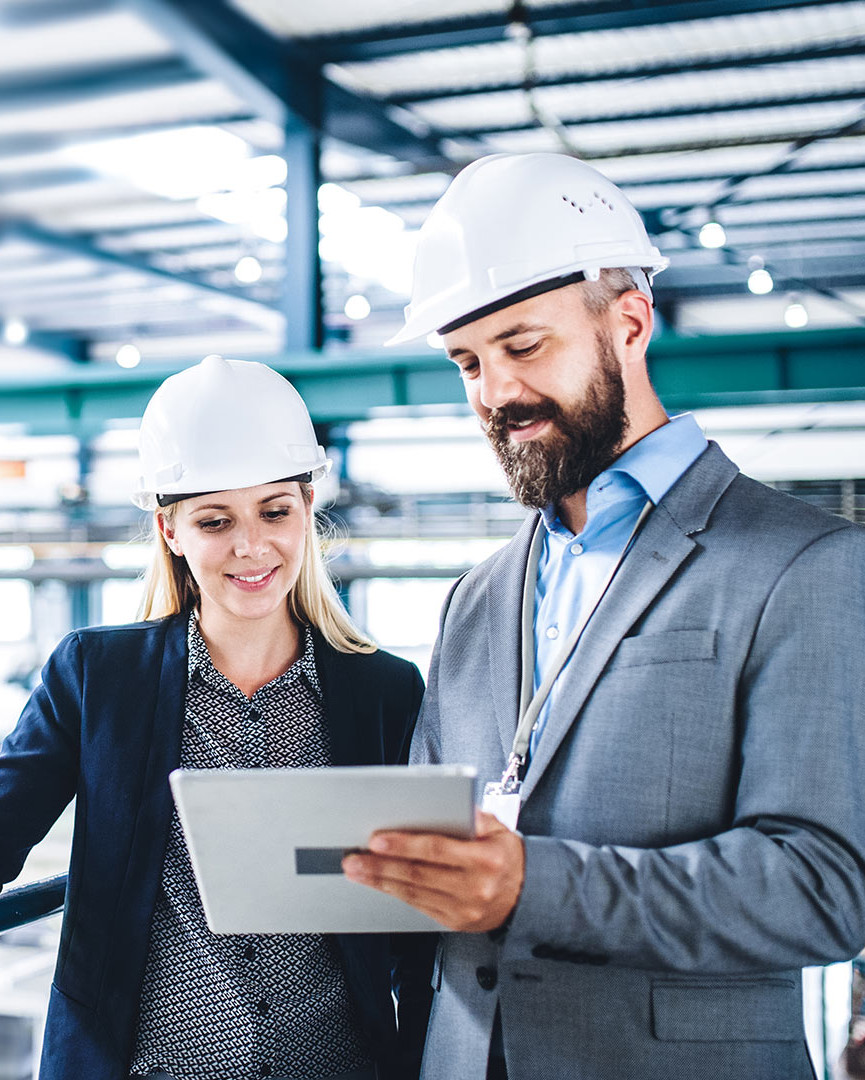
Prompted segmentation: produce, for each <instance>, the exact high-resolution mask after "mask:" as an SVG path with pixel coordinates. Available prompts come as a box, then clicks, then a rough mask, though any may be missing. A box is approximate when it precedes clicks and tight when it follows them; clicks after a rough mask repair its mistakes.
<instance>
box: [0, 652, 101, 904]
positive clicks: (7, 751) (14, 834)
mask: <svg viewBox="0 0 865 1080" xmlns="http://www.w3.org/2000/svg"><path fill="white" fill-rule="evenodd" d="M82 681H83V678H82V672H81V653H80V642H79V639H78V636H77V635H76V634H70V635H69V636H68V637H66V638H65V639H64V640H63V641H62V642H61V643H60V645H58V647H57V648H56V649H55V651H54V653H53V654H52V655H51V657H50V659H49V660H48V662H47V664H46V665H45V667H44V669H43V671H42V682H41V683H40V685H39V686H37V687H36V689H35V690H34V691H33V694H32V695H31V697H30V700H29V701H28V702H27V704H26V705H25V707H24V710H23V712H22V713H21V717H20V719H19V721H18V724H17V726H16V727H15V729H14V730H13V731H12V732H11V733H10V734H9V735H8V736H7V738H6V739H5V740H4V742H3V746H2V748H0V885H2V884H6V883H8V882H10V881H14V880H15V878H16V877H17V876H18V874H19V873H20V872H21V868H22V867H23V865H24V861H25V860H26V858H27V855H28V854H29V852H30V849H31V848H32V847H33V846H34V845H35V844H37V843H38V842H39V841H40V840H41V839H42V838H43V837H44V836H45V834H46V833H47V832H48V830H49V829H50V828H51V826H52V825H53V824H54V822H55V821H56V820H57V818H58V817H59V816H60V814H61V813H62V811H63V809H64V807H65V806H66V805H67V804H68V803H69V801H70V800H71V799H72V797H73V796H74V794H75V789H76V785H77V779H78V764H79V743H80V724H81V687H82Z"/></svg>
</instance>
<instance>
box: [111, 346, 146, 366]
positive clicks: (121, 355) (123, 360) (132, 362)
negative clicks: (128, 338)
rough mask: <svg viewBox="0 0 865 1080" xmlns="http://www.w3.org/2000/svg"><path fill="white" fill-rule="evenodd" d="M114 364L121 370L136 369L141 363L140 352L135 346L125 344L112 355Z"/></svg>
mask: <svg viewBox="0 0 865 1080" xmlns="http://www.w3.org/2000/svg"><path fill="white" fill-rule="evenodd" d="M114 360H115V363H116V364H117V366H118V367H122V368H134V367H138V365H139V364H140V363H141V352H140V350H139V349H138V347H137V346H136V345H133V344H132V343H131V342H127V343H126V344H125V345H121V346H120V348H119V349H118V350H117V352H116V353H115V355H114Z"/></svg>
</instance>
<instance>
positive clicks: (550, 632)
mask: <svg viewBox="0 0 865 1080" xmlns="http://www.w3.org/2000/svg"><path fill="white" fill-rule="evenodd" d="M558 636H559V628H558V627H557V626H548V627H547V637H548V638H549V639H550V641H555V640H556V638H557V637H558Z"/></svg>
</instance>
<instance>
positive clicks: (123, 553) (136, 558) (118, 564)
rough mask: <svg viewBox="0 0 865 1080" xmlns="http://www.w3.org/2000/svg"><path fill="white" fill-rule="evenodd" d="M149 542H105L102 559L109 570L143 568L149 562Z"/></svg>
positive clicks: (150, 549) (150, 552) (150, 551)
mask: <svg viewBox="0 0 865 1080" xmlns="http://www.w3.org/2000/svg"><path fill="white" fill-rule="evenodd" d="M152 552H153V548H152V546H151V544H149V543H147V544H139V543H130V544H106V545H105V547H104V548H103V549H102V561H103V562H104V563H105V565H106V566H107V567H108V569H109V570H144V569H145V568H146V567H147V566H148V565H149V564H150V556H151V554H152Z"/></svg>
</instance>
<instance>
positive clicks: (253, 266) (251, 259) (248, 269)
mask: <svg viewBox="0 0 865 1080" xmlns="http://www.w3.org/2000/svg"><path fill="white" fill-rule="evenodd" d="M234 276H235V277H236V278H237V280H238V281H239V282H241V283H242V284H243V285H254V284H255V282H256V281H260V280H261V263H260V262H259V261H258V259H256V257H255V256H254V255H244V256H242V257H241V258H240V259H238V260H237V263H236V265H235V267H234Z"/></svg>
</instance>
